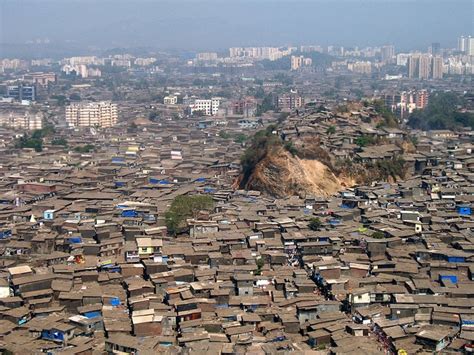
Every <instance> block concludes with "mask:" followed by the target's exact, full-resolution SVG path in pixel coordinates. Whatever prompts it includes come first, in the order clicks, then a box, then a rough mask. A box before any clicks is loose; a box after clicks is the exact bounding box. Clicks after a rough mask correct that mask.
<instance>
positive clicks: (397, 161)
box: [374, 157, 405, 179]
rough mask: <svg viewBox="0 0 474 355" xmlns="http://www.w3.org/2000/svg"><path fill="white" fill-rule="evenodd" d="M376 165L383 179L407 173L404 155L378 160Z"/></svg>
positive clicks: (395, 177) (394, 177)
mask: <svg viewBox="0 0 474 355" xmlns="http://www.w3.org/2000/svg"><path fill="white" fill-rule="evenodd" d="M374 167H375V168H376V169H377V171H378V174H379V176H380V177H381V178H383V179H388V177H392V178H393V179H397V178H398V177H403V176H404V175H405V160H404V159H403V158H402V157H396V158H394V159H384V160H381V161H378V162H376V163H375V165H374Z"/></svg>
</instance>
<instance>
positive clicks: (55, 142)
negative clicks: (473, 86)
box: [51, 138, 68, 147]
mask: <svg viewBox="0 0 474 355" xmlns="http://www.w3.org/2000/svg"><path fill="white" fill-rule="evenodd" d="M51 144H52V145H60V146H63V147H67V144H68V143H67V140H66V139H65V138H54V139H53V140H52V141H51Z"/></svg>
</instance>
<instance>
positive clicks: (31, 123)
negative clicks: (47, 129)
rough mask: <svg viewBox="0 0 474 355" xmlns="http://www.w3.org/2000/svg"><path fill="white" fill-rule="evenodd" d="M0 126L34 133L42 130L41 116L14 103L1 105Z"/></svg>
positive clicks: (39, 113)
mask: <svg viewBox="0 0 474 355" xmlns="http://www.w3.org/2000/svg"><path fill="white" fill-rule="evenodd" d="M0 126H1V127H8V128H12V129H21V130H29V131H34V130H36V129H41V128H43V115H42V114H41V112H37V111H34V110H31V109H30V108H29V107H27V106H22V105H19V104H14V103H6V104H2V105H1V106H0Z"/></svg>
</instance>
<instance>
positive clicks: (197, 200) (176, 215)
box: [165, 195, 214, 235]
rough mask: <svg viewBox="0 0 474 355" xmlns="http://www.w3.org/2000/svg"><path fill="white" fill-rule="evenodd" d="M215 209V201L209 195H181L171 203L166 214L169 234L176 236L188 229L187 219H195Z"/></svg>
mask: <svg viewBox="0 0 474 355" xmlns="http://www.w3.org/2000/svg"><path fill="white" fill-rule="evenodd" d="M213 208H214V200H213V199H212V197H210V196H207V195H180V196H177V197H176V198H175V199H174V200H173V202H172V203H171V206H170V208H169V209H168V211H167V212H166V213H165V219H166V227H167V228H168V232H169V233H170V234H172V235H176V234H177V233H178V232H179V231H181V230H182V229H184V228H185V227H186V219H188V218H195V217H196V216H197V213H198V212H199V211H202V210H206V211H211V210H212V209H213Z"/></svg>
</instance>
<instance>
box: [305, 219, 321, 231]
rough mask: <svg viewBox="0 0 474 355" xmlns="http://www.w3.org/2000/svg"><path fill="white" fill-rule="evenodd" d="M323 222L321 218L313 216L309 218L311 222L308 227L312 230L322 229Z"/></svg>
mask: <svg viewBox="0 0 474 355" xmlns="http://www.w3.org/2000/svg"><path fill="white" fill-rule="evenodd" d="M322 225H323V224H322V223H321V220H320V219H319V218H318V217H313V218H311V219H310V220H309V223H308V227H309V229H311V230H312V231H318V230H320V229H321V227H322Z"/></svg>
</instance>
